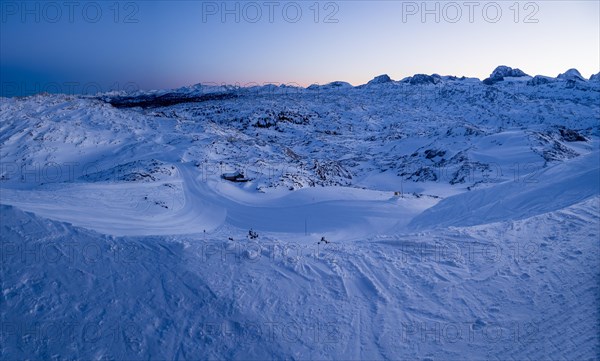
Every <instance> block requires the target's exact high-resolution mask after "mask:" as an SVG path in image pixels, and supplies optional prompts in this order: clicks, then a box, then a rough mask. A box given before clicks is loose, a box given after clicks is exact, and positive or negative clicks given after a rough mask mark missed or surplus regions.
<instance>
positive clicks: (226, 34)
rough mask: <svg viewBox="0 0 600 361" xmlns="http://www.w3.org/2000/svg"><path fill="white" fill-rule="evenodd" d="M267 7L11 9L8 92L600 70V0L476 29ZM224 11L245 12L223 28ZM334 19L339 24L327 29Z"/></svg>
mask: <svg viewBox="0 0 600 361" xmlns="http://www.w3.org/2000/svg"><path fill="white" fill-rule="evenodd" d="M267 1H268V0H267ZM267 1H257V2H233V1H229V2H227V3H224V2H222V1H217V2H206V1H204V2H201V1H180V2H175V1H168V2H167V1H121V2H119V3H117V6H115V2H114V1H97V2H89V1H76V0H74V1H73V2H72V4H73V5H65V1H56V2H54V1H42V2H40V1H37V2H36V1H30V2H23V1H5V0H3V1H1V2H0V17H1V19H0V25H1V29H0V30H1V31H0V51H1V55H0V71H1V74H0V76H1V79H2V80H1V82H2V90H1V91H2V94H3V95H5V96H6V95H8V96H10V95H24V94H30V93H35V92H37V91H40V90H47V91H50V92H57V91H60V92H65V93H69V92H75V93H79V92H82V91H83V89H84V88H86V90H87V91H90V89H95V88H96V87H100V90H103V91H107V90H109V89H110V88H118V89H122V88H127V87H128V88H131V87H134V88H135V87H139V88H141V89H157V88H173V87H179V86H185V85H191V84H196V83H200V82H202V83H218V84H221V83H229V84H240V85H245V84H248V83H258V84H262V83H266V82H271V83H296V84H299V85H303V86H306V85H309V84H312V83H319V84H324V83H328V82H331V81H334V80H344V81H348V82H350V83H352V84H354V85H358V84H363V83H365V82H367V81H369V80H370V79H371V78H373V77H374V76H376V75H379V74H383V73H387V74H389V75H390V76H391V77H392V78H393V79H401V78H403V77H406V76H410V75H413V74H415V73H427V74H431V73H439V74H442V75H457V76H462V75H465V76H472V77H479V78H485V77H487V76H488V75H489V74H490V73H491V71H492V70H493V69H494V68H495V67H496V66H497V65H501V64H502V65H509V66H512V67H518V68H520V69H522V70H523V71H525V72H526V73H529V74H531V75H536V74H542V75H548V76H556V75H557V74H559V73H561V72H564V71H565V70H567V69H569V68H577V69H578V70H579V71H580V72H581V73H582V75H583V76H584V77H586V78H588V77H589V76H590V75H591V74H594V73H597V72H598V71H599V70H600V45H599V44H600V6H599V1H595V0H592V1H535V2H527V1H521V2H517V3H516V2H515V1H496V2H490V1H479V2H473V3H475V4H477V5H473V6H474V7H472V9H473V17H472V19H470V18H469V17H470V14H469V9H470V8H469V6H465V5H464V4H465V1H457V2H454V3H451V2H446V1H441V2H434V1H428V2H427V4H426V6H427V7H428V8H429V9H430V10H434V11H433V12H434V13H435V12H436V11H435V7H436V4H438V5H437V6H439V8H438V9H439V11H438V13H439V17H440V18H439V22H436V19H435V14H429V15H427V16H426V18H425V19H424V20H425V21H424V22H423V19H422V16H421V15H422V13H423V10H424V9H423V8H422V5H421V4H422V2H421V1H419V2H407V1H337V2H327V1H321V2H315V1H297V2H290V1H282V2H278V1H272V2H270V3H267ZM248 3H251V4H250V5H248ZM315 3H316V5H317V7H318V8H319V13H318V14H316V13H315V9H316V8H317V7H315ZM515 3H516V4H517V6H516V7H515ZM48 4H50V5H48ZM496 5H497V6H496ZM223 6H225V7H227V8H228V9H232V10H233V13H231V14H228V15H226V17H225V19H223V18H222V15H223V10H225V9H223V8H222V7H223ZM236 6H237V7H238V8H237V9H239V11H236ZM457 7H458V8H460V10H461V12H462V14H461V16H460V17H459V16H458V13H457ZM496 7H499V8H500V9H501V10H502V14H501V16H499V17H497V16H496ZM257 8H260V9H261V12H262V14H261V16H260V17H259V16H257V15H258V14H257V11H256V9H257ZM270 8H272V9H273V16H272V18H271V19H270V16H269V9H270ZM297 8H300V9H301V11H302V14H301V16H296V10H297ZM484 8H485V9H487V12H486V13H485V14H484ZM516 8H519V12H518V14H517V13H516ZM98 9H99V10H100V11H101V14H99V13H98V12H97V11H98ZM284 9H285V10H284ZM71 10H72V11H71ZM117 10H118V11H117ZM333 11H336V14H335V15H334V16H333V17H331V19H330V20H337V22H333V23H329V22H325V20H326V16H327V15H329V14H330V13H332V12H333ZM412 13H416V14H414V15H411V14H412ZM236 14H237V15H238V16H239V22H236ZM286 16H287V19H286ZM315 16H316V18H315ZM295 18H296V19H295ZM95 20H97V21H95ZM126 20H129V21H133V22H127V21H126ZM223 20H225V21H223ZM254 20H257V21H256V22H251V21H254ZM291 20H298V21H297V22H291ZM315 20H317V21H316V22H315ZM471 20H472V21H471ZM496 20H497V21H496ZM452 21H454V22H452ZM493 21H496V22H493ZM515 21H516V22H515ZM528 21H537V22H528Z"/></svg>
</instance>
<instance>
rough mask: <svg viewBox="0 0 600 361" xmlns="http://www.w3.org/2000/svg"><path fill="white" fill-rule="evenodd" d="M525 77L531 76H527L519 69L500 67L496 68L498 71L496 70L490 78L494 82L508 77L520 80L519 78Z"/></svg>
mask: <svg viewBox="0 0 600 361" xmlns="http://www.w3.org/2000/svg"><path fill="white" fill-rule="evenodd" d="M523 76H529V75H527V74H526V73H525V72H524V71H522V70H521V69H518V68H514V69H513V68H511V67H510V66H506V65H500V66H498V67H496V69H494V71H493V72H492V74H491V75H490V78H491V79H494V80H496V79H497V80H501V78H502V79H504V78H506V77H513V78H519V77H523Z"/></svg>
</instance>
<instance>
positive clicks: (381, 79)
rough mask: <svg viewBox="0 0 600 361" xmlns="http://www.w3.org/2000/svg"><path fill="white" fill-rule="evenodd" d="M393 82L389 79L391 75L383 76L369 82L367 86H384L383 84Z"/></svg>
mask: <svg viewBox="0 0 600 361" xmlns="http://www.w3.org/2000/svg"><path fill="white" fill-rule="evenodd" d="M392 81H393V80H392V79H391V78H390V77H389V75H387V74H382V75H379V76H376V77H375V78H373V79H372V80H371V81H369V82H368V83H367V84H383V83H390V82H392Z"/></svg>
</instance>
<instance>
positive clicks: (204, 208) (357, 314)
mask: <svg viewBox="0 0 600 361" xmlns="http://www.w3.org/2000/svg"><path fill="white" fill-rule="evenodd" d="M597 78H598V75H595V76H592V77H591V78H590V80H586V79H585V78H583V76H581V74H579V72H578V71H576V70H574V69H571V70H568V71H566V72H565V73H563V74H560V75H559V76H557V77H555V78H554V77H546V76H539V75H538V76H534V77H532V76H529V75H527V74H525V73H524V72H523V71H521V70H519V69H513V68H510V67H507V66H500V67H498V68H497V69H495V70H494V71H493V73H492V74H491V75H490V77H489V78H488V79H486V80H484V81H480V80H479V79H474V78H465V77H454V76H441V75H438V74H432V75H427V74H416V75H414V76H412V77H409V78H405V79H402V80H399V81H394V80H392V79H391V78H390V77H389V76H387V75H381V76H378V77H376V78H374V79H373V80H372V81H370V82H369V83H368V84H365V85H361V86H357V87H353V86H352V85H350V84H348V83H345V82H341V81H340V82H333V83H330V84H326V85H312V86H310V87H308V88H299V87H293V86H284V85H281V86H275V85H264V86H254V87H246V88H240V87H234V86H207V85H202V84H198V85H195V86H190V87H185V88H180V89H175V90H160V91H139V92H136V93H124V92H121V93H106V94H99V95H97V96H67V95H50V94H39V95H35V96H31V97H27V98H1V99H0V145H1V148H0V158H1V163H0V165H1V168H0V204H1V205H0V217H1V218H0V219H1V222H0V227H1V228H0V231H1V235H2V243H1V250H2V253H1V254H0V260H1V263H0V267H1V271H2V277H0V291H1V292H0V323H1V327H0V332H1V334H0V340H1V342H0V356H1V357H0V358H1V359H52V358H55V359H128V360H129V359H131V360H137V359H160V360H162V359H194V360H195V359H257V360H258V359H283V358H285V359H297V360H304V359H317V360H323V359H428V360H435V359H478V360H479V359H498V360H505V359H555V358H566V359H594V358H597V357H598V355H599V354H600V340H598V338H597V334H598V333H599V332H600V330H599V328H600V326H599V324H598V322H597V320H598V317H599V316H598V311H597V310H598V304H599V302H600V288H599V284H598V278H599V276H600V265H599V263H598V257H599V255H600V254H599V252H600V248H599V246H600V244H599V228H600V215H599V210H600V205H599V202H600V190H599V189H600V179H599V178H600V173H599V169H600V164H599V156H600V151H599V140H600V123H599V121H600V82H598V81H596V80H597Z"/></svg>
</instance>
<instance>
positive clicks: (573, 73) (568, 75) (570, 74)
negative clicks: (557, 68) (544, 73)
mask: <svg viewBox="0 0 600 361" xmlns="http://www.w3.org/2000/svg"><path fill="white" fill-rule="evenodd" d="M557 78H558V79H564V80H579V81H585V78H584V77H583V76H581V73H580V72H579V70H577V69H574V68H572V69H569V70H567V71H565V72H564V73H562V74H558V76H557Z"/></svg>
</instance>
